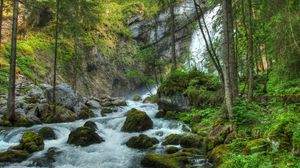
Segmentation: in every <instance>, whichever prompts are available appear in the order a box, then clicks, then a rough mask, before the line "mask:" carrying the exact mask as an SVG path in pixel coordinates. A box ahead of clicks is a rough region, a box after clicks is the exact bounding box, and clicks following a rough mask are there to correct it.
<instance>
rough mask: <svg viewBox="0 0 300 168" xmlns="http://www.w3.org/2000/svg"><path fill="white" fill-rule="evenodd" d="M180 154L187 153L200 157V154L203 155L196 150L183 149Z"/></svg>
mask: <svg viewBox="0 0 300 168" xmlns="http://www.w3.org/2000/svg"><path fill="white" fill-rule="evenodd" d="M182 152H187V153H191V154H194V155H200V154H201V153H203V151H201V150H200V149H198V148H183V149H182Z"/></svg>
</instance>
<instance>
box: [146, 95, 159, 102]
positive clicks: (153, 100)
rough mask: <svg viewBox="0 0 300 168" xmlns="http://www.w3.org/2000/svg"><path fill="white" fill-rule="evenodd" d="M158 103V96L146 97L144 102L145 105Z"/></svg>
mask: <svg viewBox="0 0 300 168" xmlns="http://www.w3.org/2000/svg"><path fill="white" fill-rule="evenodd" d="M157 102H158V96H157V95H153V96H149V97H146V98H145V99H144V101H143V103H157Z"/></svg>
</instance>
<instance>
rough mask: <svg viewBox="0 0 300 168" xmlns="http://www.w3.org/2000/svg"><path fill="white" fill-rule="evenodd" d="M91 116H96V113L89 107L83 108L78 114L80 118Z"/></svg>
mask: <svg viewBox="0 0 300 168" xmlns="http://www.w3.org/2000/svg"><path fill="white" fill-rule="evenodd" d="M91 117H95V114H94V112H93V111H92V110H90V109H88V108H83V109H81V110H80V112H79V114H78V118H80V119H88V118H91Z"/></svg>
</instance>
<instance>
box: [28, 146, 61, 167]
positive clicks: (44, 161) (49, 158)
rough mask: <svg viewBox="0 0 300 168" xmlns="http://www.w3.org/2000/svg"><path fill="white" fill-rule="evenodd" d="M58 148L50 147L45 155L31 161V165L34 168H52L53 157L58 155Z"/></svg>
mask: <svg viewBox="0 0 300 168" xmlns="http://www.w3.org/2000/svg"><path fill="white" fill-rule="evenodd" d="M59 153H60V152H59V151H58V148H55V147H51V148H49V149H48V151H47V153H45V154H44V155H43V156H42V157H40V158H34V159H33V160H32V162H33V163H32V165H30V166H34V167H54V166H53V163H54V162H55V157H56V156H57V155H58V154H59Z"/></svg>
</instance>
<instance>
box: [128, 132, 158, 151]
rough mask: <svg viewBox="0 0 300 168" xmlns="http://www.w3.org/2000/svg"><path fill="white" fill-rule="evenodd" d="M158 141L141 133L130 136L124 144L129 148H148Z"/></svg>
mask: <svg viewBox="0 0 300 168" xmlns="http://www.w3.org/2000/svg"><path fill="white" fill-rule="evenodd" d="M158 143H159V141H158V140H157V139H156V138H150V137H148V136H147V135H144V134H141V135H139V136H135V137H132V138H130V139H129V140H128V141H127V142H126V145H127V146H128V147H130V148H136V149H148V148H151V147H152V146H153V145H155V144H158Z"/></svg>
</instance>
